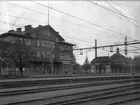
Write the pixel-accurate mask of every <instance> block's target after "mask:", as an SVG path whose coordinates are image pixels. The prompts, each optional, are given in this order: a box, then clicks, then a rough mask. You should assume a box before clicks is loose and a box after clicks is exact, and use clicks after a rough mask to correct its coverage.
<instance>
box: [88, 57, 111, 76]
mask: <svg viewBox="0 0 140 105" xmlns="http://www.w3.org/2000/svg"><path fill="white" fill-rule="evenodd" d="M110 62H111V60H110V57H109V56H101V57H97V58H96V59H93V60H92V61H91V72H92V73H97V74H105V73H109V72H111V69H110Z"/></svg>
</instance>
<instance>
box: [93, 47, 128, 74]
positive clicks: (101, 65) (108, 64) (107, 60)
mask: <svg viewBox="0 0 140 105" xmlns="http://www.w3.org/2000/svg"><path fill="white" fill-rule="evenodd" d="M95 64H96V66H95ZM91 66H92V69H91V71H92V72H94V73H97V74H105V73H130V72H131V70H130V65H129V62H128V60H127V59H126V58H125V56H123V55H121V54H120V52H119V48H117V49H116V53H115V54H113V55H112V56H111V57H109V56H103V57H97V59H96V60H95V59H93V60H92V61H91Z"/></svg>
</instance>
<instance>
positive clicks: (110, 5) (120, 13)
mask: <svg viewBox="0 0 140 105" xmlns="http://www.w3.org/2000/svg"><path fill="white" fill-rule="evenodd" d="M105 1H106V3H107V4H109V5H110V6H111V7H112V8H114V9H115V10H116V11H117V12H118V13H119V14H120V15H121V16H123V17H124V18H126V19H127V20H128V21H129V22H130V23H131V24H133V25H134V26H136V27H139V26H137V25H136V24H134V23H132V22H131V21H130V20H129V18H128V17H127V16H125V15H124V14H122V13H121V12H120V11H119V10H118V9H117V8H115V7H114V6H113V5H112V4H111V3H109V2H108V1H107V0H105Z"/></svg>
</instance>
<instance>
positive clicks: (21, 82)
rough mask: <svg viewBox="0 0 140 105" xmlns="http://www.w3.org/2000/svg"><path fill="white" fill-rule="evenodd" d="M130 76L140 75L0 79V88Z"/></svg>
mask: <svg viewBox="0 0 140 105" xmlns="http://www.w3.org/2000/svg"><path fill="white" fill-rule="evenodd" d="M130 78H140V76H133V77H132V76H112V77H111V76H107V77H73V78H72V77H67V78H66V77H65V78H61V79H59V78H41V79H31V80H30V79H29V80H28V79H27V80H18V81H12V80H10V81H6V82H5V81H0V89H3V88H4V89H5V88H18V87H27V86H28V87H31V86H43V85H58V84H71V83H83V82H85V83H86V82H95V81H107V80H120V79H121V80H123V79H130Z"/></svg>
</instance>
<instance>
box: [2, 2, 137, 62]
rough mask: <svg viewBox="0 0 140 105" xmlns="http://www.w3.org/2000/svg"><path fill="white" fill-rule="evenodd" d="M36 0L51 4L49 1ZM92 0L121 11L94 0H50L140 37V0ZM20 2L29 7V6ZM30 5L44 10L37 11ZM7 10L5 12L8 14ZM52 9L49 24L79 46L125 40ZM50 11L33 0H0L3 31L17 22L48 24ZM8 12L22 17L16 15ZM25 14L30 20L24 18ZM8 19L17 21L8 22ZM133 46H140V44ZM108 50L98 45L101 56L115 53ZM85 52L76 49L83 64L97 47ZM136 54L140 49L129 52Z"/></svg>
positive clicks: (59, 7)
mask: <svg viewBox="0 0 140 105" xmlns="http://www.w3.org/2000/svg"><path fill="white" fill-rule="evenodd" d="M36 2H38V3H41V4H43V5H46V6H48V1H36ZM92 2H93V3H97V4H98V5H101V6H104V7H106V8H108V9H110V10H112V11H115V12H118V11H119V12H118V15H117V14H115V13H113V12H111V11H109V10H106V9H105V8H102V7H100V6H98V5H95V4H93V3H91V2H90V1H64V0H63V1H49V6H50V7H52V8H54V9H57V10H60V11H63V12H65V13H67V14H71V15H73V16H75V17H78V18H81V19H83V20H86V21H89V22H91V23H93V24H97V25H99V26H102V27H105V28H107V29H110V30H112V31H115V32H117V33H121V34H123V35H124V36H125V35H126V36H128V37H131V38H133V39H137V40H140V35H139V33H140V11H139V10H140V1H113V2H112V1H108V3H109V4H111V5H109V4H108V3H107V2H106V1H92ZM11 3H12V4H11ZM14 4H16V5H14ZM116 4H117V5H116ZM20 6H22V7H25V8H29V9H25V8H22V7H20ZM113 7H114V8H113ZM30 9H32V10H35V11H38V12H40V13H37V12H33V11H31V10H30ZM3 13H5V15H4V14H3ZM49 13H50V16H49V24H50V25H51V26H52V27H53V28H54V29H55V30H56V31H59V33H60V35H61V36H62V37H63V38H64V39H65V40H66V41H68V42H71V43H74V44H76V45H77V48H83V47H91V46H94V43H95V42H94V40H95V39H97V42H98V45H109V44H113V43H115V42H124V36H122V35H119V34H115V33H113V32H110V31H107V30H105V29H103V28H99V27H97V26H95V25H91V24H89V23H87V22H84V21H81V20H78V19H75V18H73V17H70V16H68V15H65V14H62V13H60V12H57V11H54V10H52V9H49ZM43 14H44V15H43ZM47 14H48V8H47V7H43V6H41V5H39V4H36V3H34V2H33V1H19V2H18V1H6V2H4V1H0V26H1V28H0V33H2V32H3V31H6V30H11V29H16V28H17V27H16V26H17V25H20V26H21V27H24V26H25V25H28V24H31V25H32V26H33V27H37V26H38V25H46V24H48V15H47ZM8 15H12V16H17V17H21V18H15V17H11V16H8ZM127 17H130V18H131V20H130V19H129V18H127ZM23 18H24V19H27V20H24V19H23ZM132 19H133V20H132ZM30 20H32V21H30ZM35 21H37V22H35ZM1 22H2V23H1ZM6 23H10V24H13V25H8V24H6ZM23 30H24V28H23ZM128 41H132V39H130V38H128ZM133 46H135V47H136V46H137V47H139V45H133ZM119 48H120V50H124V47H119ZM129 49H136V48H133V47H128V50H129ZM106 50H108V51H109V50H110V49H109V48H105V50H103V49H98V56H108V55H109V56H111V55H112V54H114V53H115V52H114V53H110V52H108V51H106ZM113 50H114V51H115V50H116V48H115V47H114V48H113ZM83 52H84V54H83V55H80V52H79V51H74V54H75V55H76V58H77V62H78V63H80V64H82V63H83V62H84V60H85V57H86V54H87V56H88V58H89V61H91V60H92V59H93V58H94V50H91V51H83ZM86 52H87V53H86ZM133 52H134V51H133ZM137 52H139V51H137ZM121 54H123V55H124V52H121ZM134 55H139V53H128V56H131V57H133V56H134Z"/></svg>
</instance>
